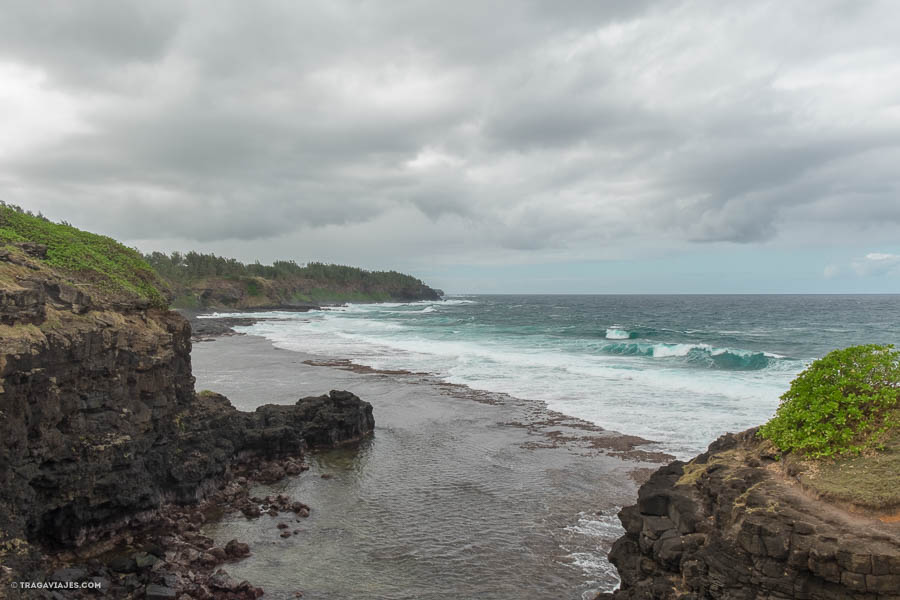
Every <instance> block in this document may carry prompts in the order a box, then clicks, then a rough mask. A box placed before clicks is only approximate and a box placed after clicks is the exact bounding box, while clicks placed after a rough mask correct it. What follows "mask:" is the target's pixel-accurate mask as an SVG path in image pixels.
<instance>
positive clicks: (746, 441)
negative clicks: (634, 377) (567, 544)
mask: <svg viewBox="0 0 900 600" xmlns="http://www.w3.org/2000/svg"><path fill="white" fill-rule="evenodd" d="M755 431H756V430H754V429H751V430H749V431H746V432H744V433H741V434H737V435H733V434H728V435H726V436H723V437H722V438H720V439H719V440H717V441H716V442H714V443H713V444H712V445H711V446H710V447H709V450H708V451H707V452H706V453H704V454H701V455H700V456H698V457H697V458H695V459H694V460H692V461H691V462H690V463H687V464H685V463H683V462H680V461H676V462H673V463H671V464H669V465H667V466H665V467H663V468H661V469H659V470H658V471H657V472H656V473H655V474H653V476H651V478H650V480H649V481H647V483H646V484H644V485H643V486H642V487H641V489H640V492H639V495H638V502H637V505H635V506H629V507H627V508H624V509H623V510H622V511H621V512H620V513H619V518H620V519H621V521H622V524H623V526H624V527H625V529H626V534H625V535H624V536H623V537H622V538H620V539H619V540H618V541H617V542H616V543H615V544H614V546H613V548H612V551H611V552H610V555H609V558H610V561H612V563H613V564H614V565H615V566H616V568H617V569H618V571H619V574H620V576H621V579H622V585H621V589H620V590H618V591H616V592H615V593H611V594H602V595H601V596H600V597H599V598H606V599H615V600H626V599H627V600H638V599H660V600H663V599H676V598H677V599H683V600H688V599H691V600H700V599H707V598H715V599H719V598H723V599H729V600H757V599H759V600H761V599H767V600H768V599H771V600H775V599H797V600H801V599H803V600H839V599H846V600H863V599H865V600H889V599H890V600H897V599H900V523H898V522H897V519H893V518H891V517H890V516H885V515H872V514H859V513H855V512H850V511H847V510H844V509H843V508H841V507H838V506H835V505H833V504H831V503H828V502H824V501H821V500H818V499H816V498H814V497H812V496H811V495H810V494H808V493H807V492H805V491H804V490H802V489H801V488H800V486H799V485H797V484H796V482H794V481H792V480H791V479H790V478H788V477H785V476H784V475H783V474H782V470H781V468H780V466H779V465H777V464H776V461H775V456H774V455H773V454H772V453H771V451H770V450H768V449H767V448H766V447H765V445H764V444H761V443H760V442H759V441H758V439H757V437H756V435H755ZM879 516H880V517H881V518H878V517H879Z"/></svg>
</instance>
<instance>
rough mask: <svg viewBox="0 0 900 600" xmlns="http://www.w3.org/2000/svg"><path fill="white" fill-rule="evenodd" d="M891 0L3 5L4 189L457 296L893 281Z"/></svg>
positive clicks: (10, 0)
mask: <svg viewBox="0 0 900 600" xmlns="http://www.w3.org/2000/svg"><path fill="white" fill-rule="evenodd" d="M898 23H900V3H898V2H895V1H892V0H886V1H884V2H874V1H873V2H869V1H865V0H841V1H827V0H808V1H784V0H780V1H775V2H763V1H754V2H742V1H741V2H738V1H734V2H722V1H721V0H709V1H696V2H675V1H668V0H667V1H659V2H653V1H634V0H630V1H628V2H612V1H608V2H601V1H598V0H578V1H572V2H556V1H553V2H551V1H547V2H538V1H534V0H531V1H503V2H489V1H485V0H476V1H472V2H468V1H463V0H455V1H454V2H440V1H434V2H425V1H409V2H406V1H402V0H390V1H383V2H367V1H361V0H360V1H340V0H337V1H336V0H327V1H322V2H317V1H311V0H305V1H303V2H294V1H285V2H238V1H235V2H225V1H221V0H216V1H210V2H184V1H182V0H177V1H173V2H164V1H160V0H154V1H152V2H147V1H134V2H126V1H123V0H109V1H107V2H87V1H85V2H78V3H69V2H58V3H56V2H52V3H44V2H34V1H33V0H25V1H20V2H19V1H14V0H7V1H5V2H4V7H3V11H2V15H0V132H2V135H0V199H4V200H6V201H7V202H13V203H17V204H20V205H22V206H24V207H27V208H31V209H33V210H40V211H42V212H43V213H44V214H45V215H47V216H49V217H51V218H53V219H55V220H60V219H65V220H67V221H69V222H71V223H72V224H74V225H77V226H79V227H82V228H85V229H89V230H92V231H97V232H100V233H104V234H107V235H111V236H113V237H116V238H117V239H120V240H123V241H125V242H126V243H128V244H129V245H132V246H137V247H138V248H140V249H142V250H164V251H171V250H176V249H177V250H187V249H198V250H206V251H214V252H216V253H218V254H223V255H227V256H235V257H237V258H240V259H243V260H256V259H259V260H260V261H262V262H269V261H271V260H272V259H279V258H290V259H295V260H297V261H298V262H305V261H307V260H324V261H334V262H341V263H346V264H355V265H360V266H364V267H368V268H396V269H399V270H405V271H408V272H412V273H415V274H416V275H419V276H421V277H423V278H424V279H425V280H426V281H427V282H429V283H432V284H433V285H435V286H438V287H443V288H444V289H446V290H448V291H451V292H539V293H540V292H598V293H604V292H606V293H616V292H726V293H727V292H854V291H869V292H900V41H898V40H900V36H898V34H897V27H898Z"/></svg>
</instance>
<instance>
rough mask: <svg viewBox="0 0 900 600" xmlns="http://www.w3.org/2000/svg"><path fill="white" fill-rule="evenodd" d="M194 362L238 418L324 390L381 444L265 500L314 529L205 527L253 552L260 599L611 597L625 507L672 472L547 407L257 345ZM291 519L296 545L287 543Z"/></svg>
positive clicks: (205, 349) (219, 345)
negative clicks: (350, 398)
mask: <svg viewBox="0 0 900 600" xmlns="http://www.w3.org/2000/svg"><path fill="white" fill-rule="evenodd" d="M193 364H194V374H195V376H196V377H197V386H196V387H197V389H198V390H202V389H211V390H214V391H217V392H220V393H223V394H225V395H226V396H228V397H229V398H230V399H231V401H232V403H233V404H234V405H235V406H236V407H237V408H239V409H241V410H253V409H254V408H255V407H257V406H259V405H261V404H266V403H282V404H287V403H293V402H296V400H297V399H298V398H300V397H303V396H308V395H318V394H322V393H325V392H327V391H328V390H331V389H346V390H349V391H352V392H353V393H355V394H357V395H358V396H359V397H361V398H362V399H364V400H367V401H369V402H371V403H372V404H373V406H374V414H375V424H376V427H375V434H374V436H373V437H372V438H371V439H369V440H368V441H366V442H365V443H363V444H362V445H361V446H360V447H358V448H346V449H341V450H330V451H322V452H316V453H312V454H311V455H310V457H309V462H310V464H311V467H312V468H311V470H310V471H309V472H307V473H305V474H303V475H301V476H299V477H294V478H290V479H289V480H286V481H283V482H280V483H279V484H275V485H274V486H270V487H267V488H260V490H259V491H260V493H261V494H263V495H264V494H265V493H272V492H284V493H287V494H289V495H291V496H292V497H295V498H297V499H299V500H302V501H303V502H305V503H307V504H309V505H310V506H311V507H312V514H311V516H310V517H309V518H308V519H301V520H296V519H294V518H293V517H289V516H279V517H270V516H268V515H263V516H262V517H260V518H258V519H254V520H247V519H246V518H245V517H244V516H243V515H241V514H228V515H226V516H225V517H224V518H223V519H222V521H220V522H218V523H215V524H212V525H210V526H209V527H207V529H206V531H205V532H206V533H207V534H208V535H210V536H211V537H213V538H215V539H216V541H223V540H228V539H231V538H234V537H237V538H239V539H241V540H243V541H245V542H247V543H249V544H250V547H251V552H252V556H251V557H250V558H248V559H246V560H244V561H242V562H240V563H237V564H234V565H230V566H229V568H228V571H229V573H231V575H232V576H234V577H236V578H238V579H248V580H250V581H251V582H252V583H254V584H255V585H259V586H261V587H263V588H264V589H265V590H266V596H265V597H266V598H295V597H296V596H295V593H296V592H298V591H302V592H303V598H304V599H307V600H309V599H312V600H318V599H338V598H358V597H366V598H386V599H413V598H425V599H428V598H435V599H436V598H442V599H443V598H481V599H506V598H535V599H545V598H560V599H565V598H573V599H575V598H590V597H592V596H593V594H595V593H596V591H601V590H611V589H612V588H613V587H615V585H616V584H617V579H616V575H615V570H614V569H613V568H612V567H611V566H610V565H609V564H608V563H607V562H606V560H605V554H606V552H607V551H608V550H609V546H610V545H611V543H612V542H613V541H614V540H615V539H616V538H617V537H618V536H619V535H620V534H621V528H620V526H619V524H618V520H617V519H616V517H615V513H616V512H617V510H618V507H620V506H622V505H625V504H630V503H632V502H633V501H634V498H635V495H636V492H637V484H636V480H637V479H640V478H641V477H642V476H645V475H646V473H647V472H648V471H649V470H650V469H652V468H655V467H657V466H658V464H659V461H661V460H665V459H666V457H665V456H661V455H659V454H658V453H654V452H652V451H648V450H652V449H645V448H646V447H645V446H642V444H641V442H643V440H640V439H639V438H634V437H631V436H622V435H620V434H615V433H612V432H606V431H603V430H601V429H599V428H597V427H595V426H593V425H590V424H588V423H585V422H583V421H578V420H577V419H571V418H569V417H566V416H564V415H560V414H558V413H552V412H550V411H547V410H546V408H545V407H544V406H543V404H542V403H539V402H533V401H528V400H522V399H518V398H512V397H509V396H504V395H492V394H484V393H478V392H474V391H472V390H469V389H468V388H466V387H464V386H455V385H448V384H443V383H441V382H439V381H436V380H434V379H433V378H430V377H429V376H427V375H423V374H414V373H405V372H391V373H381V372H377V371H372V370H371V369H359V368H355V367H353V366H352V365H348V364H346V363H342V362H341V361H340V357H317V356H311V355H306V354H303V353H298V352H291V351H287V350H281V349H277V348H274V347H273V346H272V345H271V344H270V343H269V342H268V341H267V340H265V339H263V338H258V337H254V336H233V337H223V338H218V339H217V340H215V341H211V342H203V343H199V344H195V345H194V350H193ZM323 475H324V477H323ZM282 521H284V522H285V523H287V524H288V525H289V526H290V528H291V529H300V533H299V534H298V535H295V536H292V537H289V538H284V539H283V538H281V537H280V536H279V534H280V532H281V530H280V529H278V528H277V525H278V523H279V522H282Z"/></svg>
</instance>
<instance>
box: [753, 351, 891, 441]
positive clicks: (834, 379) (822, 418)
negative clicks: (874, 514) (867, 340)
mask: <svg viewBox="0 0 900 600" xmlns="http://www.w3.org/2000/svg"><path fill="white" fill-rule="evenodd" d="M898 425H900V352H898V351H897V350H894V347H893V346H890V345H888V346H878V345H874V344H870V345H865V346H853V347H850V348H845V349H843V350H835V351H834V352H831V353H829V354H827V355H826V356H825V357H823V358H821V359H819V360H817V361H815V362H814V363H812V365H810V366H809V368H807V369H806V370H805V371H803V372H802V373H801V374H800V375H799V376H798V377H797V378H796V379H795V380H794V381H793V382H791V387H790V389H789V390H788V391H787V392H786V393H785V394H784V395H783V396H782V397H781V405H780V406H779V407H778V411H777V412H776V413H775V417H773V418H772V420H771V421H769V422H768V423H766V424H765V425H763V426H762V427H761V428H760V430H759V434H760V435H761V436H762V437H764V438H767V439H769V440H771V441H772V442H773V443H774V444H775V445H776V446H777V447H778V448H779V449H780V450H781V451H782V452H799V453H802V454H804V455H806V456H808V457H811V458H821V457H828V456H838V455H849V454H859V453H860V452H862V451H864V450H868V449H881V450H883V449H884V448H885V440H886V438H888V437H890V436H892V435H894V434H895V433H896V428H897V427H898Z"/></svg>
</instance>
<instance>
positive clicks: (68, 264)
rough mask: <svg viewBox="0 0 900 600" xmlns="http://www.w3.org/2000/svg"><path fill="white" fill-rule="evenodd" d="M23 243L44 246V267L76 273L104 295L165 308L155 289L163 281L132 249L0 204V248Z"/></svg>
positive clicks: (110, 239)
mask: <svg viewBox="0 0 900 600" xmlns="http://www.w3.org/2000/svg"><path fill="white" fill-rule="evenodd" d="M26 241H27V242H37V243H39V244H44V245H46V246H47V258H46V260H45V261H44V262H45V263H46V264H48V265H50V266H51V267H56V268H59V269H63V270H65V271H69V272H71V273H74V274H77V275H78V276H80V277H82V278H84V279H85V280H87V281H90V282H91V283H92V284H93V285H94V286H96V287H97V288H98V289H100V290H103V291H104V292H108V293H113V294H117V293H126V294H129V295H130V294H134V295H137V296H140V297H142V298H146V299H147V300H149V301H150V302H151V304H153V305H154V306H158V307H161V308H162V307H165V306H166V305H167V302H166V299H165V297H164V295H163V293H162V292H161V291H160V289H159V286H160V285H164V284H163V282H162V281H161V280H160V279H159V277H158V276H157V274H156V273H155V272H154V271H153V270H152V269H151V268H150V266H149V265H148V264H147V263H146V262H145V261H144V259H143V258H142V257H141V255H140V253H138V252H137V251H136V250H133V249H131V248H126V247H125V246H123V245H122V244H120V243H118V242H117V241H115V240H113V239H112V238H108V237H106V236H102V235H97V234H94V233H89V232H87V231H82V230H80V229H76V228H75V227H72V226H71V225H67V224H65V223H53V222H51V221H49V220H47V219H46V218H44V217H43V216H42V215H40V214H37V215H34V214H32V213H30V212H29V211H25V210H22V209H21V208H20V207H18V206H14V205H9V204H6V203H4V202H0V245H2V244H7V243H11V242H26Z"/></svg>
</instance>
